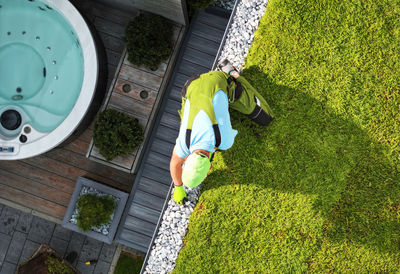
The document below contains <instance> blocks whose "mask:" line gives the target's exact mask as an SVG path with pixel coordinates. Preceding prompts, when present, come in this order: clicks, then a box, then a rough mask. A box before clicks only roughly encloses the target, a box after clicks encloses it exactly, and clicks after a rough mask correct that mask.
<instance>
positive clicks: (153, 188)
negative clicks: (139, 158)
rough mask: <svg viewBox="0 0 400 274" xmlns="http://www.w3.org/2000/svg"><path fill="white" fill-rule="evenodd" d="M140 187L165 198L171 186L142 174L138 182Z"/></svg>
mask: <svg viewBox="0 0 400 274" xmlns="http://www.w3.org/2000/svg"><path fill="white" fill-rule="evenodd" d="M138 189H139V190H142V191H144V192H147V193H151V194H153V195H155V196H158V197H160V198H165V197H166V195H167V193H168V190H169V186H168V185H166V184H163V183H160V182H157V181H154V180H152V179H149V178H146V177H143V176H142V177H141V178H140V181H139V184H138Z"/></svg>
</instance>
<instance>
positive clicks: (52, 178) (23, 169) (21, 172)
mask: <svg viewBox="0 0 400 274" xmlns="http://www.w3.org/2000/svg"><path fill="white" fill-rule="evenodd" d="M0 168H1V170H7V171H8V172H11V173H14V174H16V175H18V176H20V177H23V178H26V179H29V180H32V181H36V182H39V183H41V184H43V185H44V186H48V187H50V188H56V189H57V190H58V191H60V192H65V193H69V194H72V192H73V191H74V187H75V181H74V180H71V179H69V178H65V177H62V176H60V175H58V174H54V173H52V172H49V171H47V170H44V169H42V168H38V167H36V166H31V165H29V164H27V163H24V162H22V161H1V162H0ZM6 179H7V178H4V180H6ZM2 180H3V178H2V179H1V180H0V183H1V181H2ZM29 184H30V182H28V185H27V187H29Z"/></svg>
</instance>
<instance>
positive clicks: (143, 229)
mask: <svg viewBox="0 0 400 274" xmlns="http://www.w3.org/2000/svg"><path fill="white" fill-rule="evenodd" d="M125 227H126V228H127V229H129V230H133V231H137V232H139V233H141V234H144V235H146V236H149V237H152V236H153V233H154V229H155V228H156V224H153V223H150V222H147V221H144V220H142V219H139V218H136V217H133V216H128V217H127V218H126V221H125Z"/></svg>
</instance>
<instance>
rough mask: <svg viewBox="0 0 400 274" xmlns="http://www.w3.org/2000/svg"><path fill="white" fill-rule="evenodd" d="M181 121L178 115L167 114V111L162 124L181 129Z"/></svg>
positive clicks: (162, 118)
mask: <svg viewBox="0 0 400 274" xmlns="http://www.w3.org/2000/svg"><path fill="white" fill-rule="evenodd" d="M180 123H181V120H180V118H179V115H178V114H172V113H169V112H167V110H166V111H165V112H164V113H163V115H162V117H161V124H162V125H164V126H167V127H170V128H177V127H178V128H179V125H180Z"/></svg>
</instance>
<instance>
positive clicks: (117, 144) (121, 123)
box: [93, 109, 143, 161]
mask: <svg viewBox="0 0 400 274" xmlns="http://www.w3.org/2000/svg"><path fill="white" fill-rule="evenodd" d="M93 141H94V145H95V146H96V147H97V148H98V149H99V151H100V154H101V155H103V156H104V158H106V160H107V161H110V160H112V159H114V158H115V157H117V156H123V155H126V154H128V153H131V152H133V151H134V150H135V149H136V148H137V147H138V146H139V145H140V144H141V143H142V142H143V128H142V126H141V125H140V124H139V121H138V120H137V119H136V118H134V117H131V116H129V115H127V114H125V113H122V112H119V111H117V110H114V109H107V110H105V111H103V112H101V113H100V114H99V117H98V119H97V121H96V123H95V124H94V133H93Z"/></svg>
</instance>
